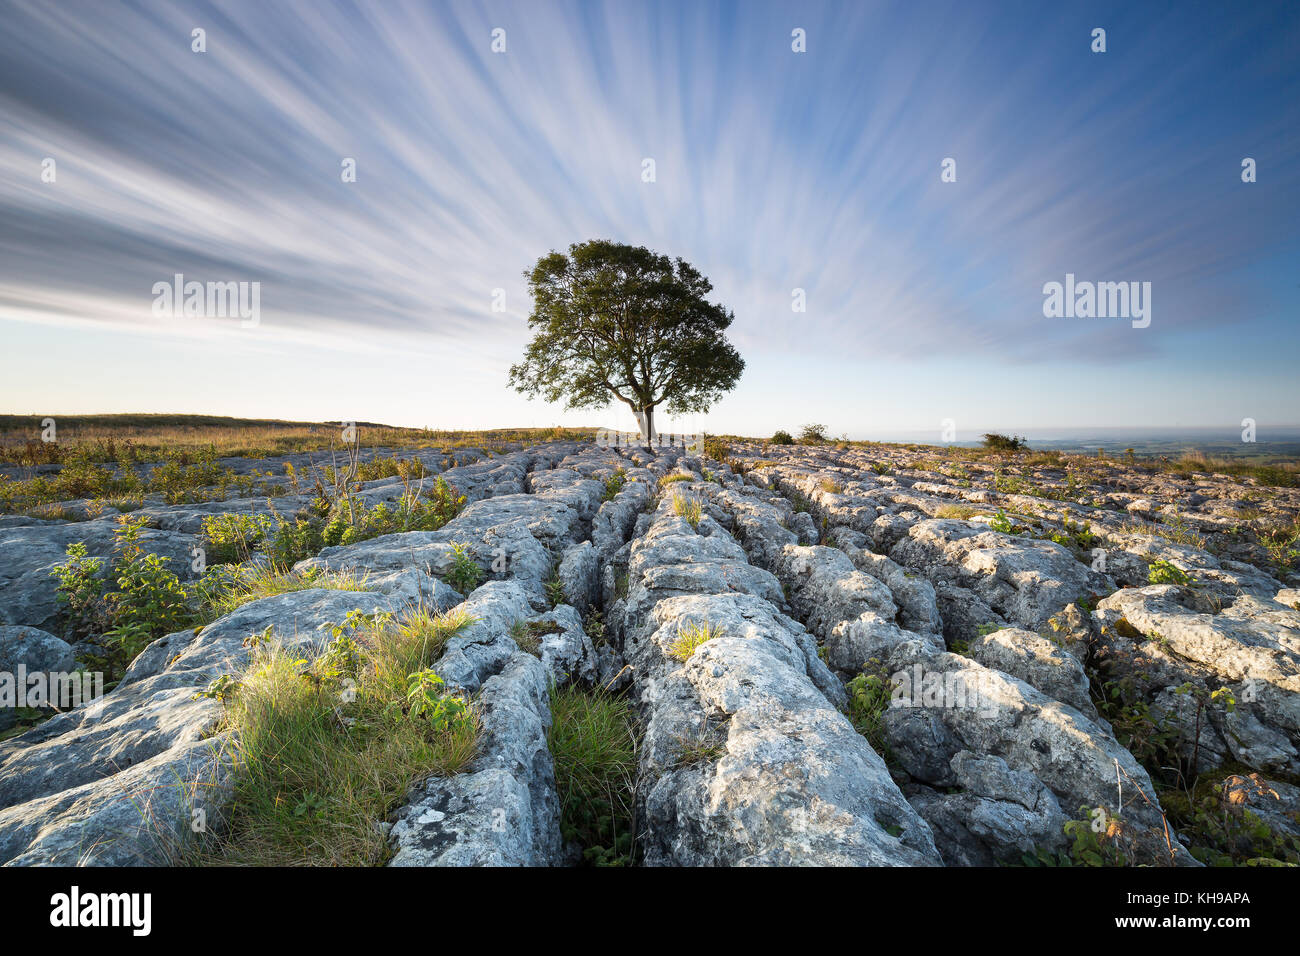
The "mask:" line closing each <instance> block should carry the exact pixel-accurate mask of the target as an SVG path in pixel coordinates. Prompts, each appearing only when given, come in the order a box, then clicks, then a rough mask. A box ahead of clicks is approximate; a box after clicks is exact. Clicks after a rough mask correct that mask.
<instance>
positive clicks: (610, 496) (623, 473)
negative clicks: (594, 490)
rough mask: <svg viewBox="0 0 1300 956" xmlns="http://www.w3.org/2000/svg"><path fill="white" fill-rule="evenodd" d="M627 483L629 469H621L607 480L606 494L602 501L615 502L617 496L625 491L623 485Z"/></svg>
mask: <svg viewBox="0 0 1300 956" xmlns="http://www.w3.org/2000/svg"><path fill="white" fill-rule="evenodd" d="M626 483H627V469H626V468H620V469H618V470H617V471H615V472H614V474H612V475H610V476H609V477H608V478H606V479H605V493H604V494H603V495H602V496H601V501H613V500H614V498H615V496H617V495H618V493H619V492H620V491H622V490H623V485H624V484H626Z"/></svg>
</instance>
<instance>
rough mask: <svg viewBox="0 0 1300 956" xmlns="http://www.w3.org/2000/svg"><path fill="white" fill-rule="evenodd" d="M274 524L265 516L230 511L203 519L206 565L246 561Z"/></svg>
mask: <svg viewBox="0 0 1300 956" xmlns="http://www.w3.org/2000/svg"><path fill="white" fill-rule="evenodd" d="M273 527H275V520H274V519H273V518H272V517H271V516H269V515H260V514H241V513H237V512H233V511H229V512H226V513H225V514H218V515H208V516H207V517H206V518H204V519H203V539H204V542H205V548H204V550H205V552H206V558H207V561H208V563H209V564H223V563H227V562H242V561H247V560H248V559H249V558H251V557H252V556H253V552H254V550H255V549H256V548H257V547H258V545H260V544H261V542H262V541H263V539H264V538H265V537H266V533H267V531H268V530H269V529H271V528H273Z"/></svg>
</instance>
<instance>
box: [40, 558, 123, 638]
mask: <svg viewBox="0 0 1300 956" xmlns="http://www.w3.org/2000/svg"><path fill="white" fill-rule="evenodd" d="M66 553H67V558H68V560H67V561H66V562H65V563H63V564H61V565H59V566H58V567H56V568H55V569H54V570H53V571H51V572H50V576H51V577H54V578H57V579H58V584H57V585H56V586H55V601H56V603H57V604H58V606H59V611H60V615H61V617H62V619H63V636H64V638H66V639H67V640H69V641H73V642H75V641H80V640H85V639H86V638H87V637H97V636H99V635H100V634H103V633H104V631H106V630H108V628H109V627H111V626H112V624H111V621H110V619H109V608H108V604H107V603H106V602H105V600H104V594H105V590H106V587H105V580H104V561H103V559H102V558H91V557H88V556H87V552H86V546H85V544H83V543H82V542H80V541H78V542H75V543H73V544H70V545H68V550H67V552H66Z"/></svg>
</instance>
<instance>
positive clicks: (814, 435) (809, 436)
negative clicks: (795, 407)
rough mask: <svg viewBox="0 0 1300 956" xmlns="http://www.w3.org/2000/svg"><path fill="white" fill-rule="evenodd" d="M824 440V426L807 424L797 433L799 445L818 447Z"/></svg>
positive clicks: (813, 423) (812, 423)
mask: <svg viewBox="0 0 1300 956" xmlns="http://www.w3.org/2000/svg"><path fill="white" fill-rule="evenodd" d="M825 440H826V426H825V425H819V424H817V423H816V422H809V423H808V424H807V425H805V426H804V427H803V428H802V429H801V430H800V431H799V444H801V445H820V444H821V443H822V442H824V441H825Z"/></svg>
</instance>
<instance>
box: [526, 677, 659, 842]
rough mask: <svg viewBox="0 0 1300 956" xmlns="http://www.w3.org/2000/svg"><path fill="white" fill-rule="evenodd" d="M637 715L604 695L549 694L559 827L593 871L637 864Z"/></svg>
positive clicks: (629, 706) (549, 738) (573, 690)
mask: <svg viewBox="0 0 1300 956" xmlns="http://www.w3.org/2000/svg"><path fill="white" fill-rule="evenodd" d="M638 741H639V738H638V729H637V722H636V711H635V708H633V706H632V704H631V703H630V702H629V701H627V700H624V699H623V698H621V697H616V696H614V695H612V694H610V693H608V692H605V691H583V690H581V689H579V688H577V687H575V686H569V687H566V688H563V689H560V690H556V689H552V691H551V728H550V731H549V732H548V734H547V742H548V743H549V745H550V751H551V756H552V758H553V760H554V763H555V784H556V791H557V792H558V794H559V797H560V811H561V826H562V829H563V833H564V837H565V839H566V840H572V841H574V842H576V843H577V844H578V845H579V846H581V847H582V848H583V859H584V860H585V862H586V863H587V864H588V865H592V866H627V865H630V864H631V863H632V862H633V860H634V855H635V841H634V836H635V831H634V829H633V808H634V806H635V786H636V763H637V761H636V754H637V747H638Z"/></svg>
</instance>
